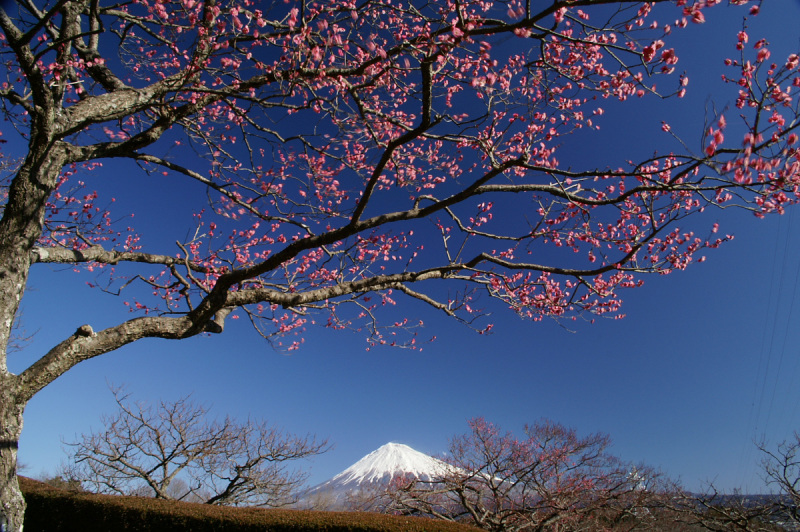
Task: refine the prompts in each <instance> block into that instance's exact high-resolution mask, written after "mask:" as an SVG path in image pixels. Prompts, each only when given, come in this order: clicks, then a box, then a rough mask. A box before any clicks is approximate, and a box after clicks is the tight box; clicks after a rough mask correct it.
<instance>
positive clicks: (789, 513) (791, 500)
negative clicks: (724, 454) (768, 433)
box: [758, 432, 800, 528]
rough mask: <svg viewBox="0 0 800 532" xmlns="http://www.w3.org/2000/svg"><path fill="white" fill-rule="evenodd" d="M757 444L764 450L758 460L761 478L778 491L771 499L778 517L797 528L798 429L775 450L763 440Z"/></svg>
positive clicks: (799, 489) (799, 501) (799, 516)
mask: <svg viewBox="0 0 800 532" xmlns="http://www.w3.org/2000/svg"><path fill="white" fill-rule="evenodd" d="M758 448H759V450H760V451H761V452H762V453H764V457H763V460H762V461H761V466H762V470H763V472H764V480H765V481H766V482H767V485H768V486H770V487H772V488H773V489H775V490H776V492H777V493H778V495H779V496H778V497H777V498H776V499H775V500H774V501H773V502H774V504H775V512H774V513H775V515H776V516H777V519H780V520H781V521H784V520H785V521H788V522H790V523H793V524H794V526H795V528H800V432H795V433H794V436H793V437H792V438H791V439H789V440H786V441H784V442H783V443H781V444H780V445H778V447H777V448H776V449H774V450H771V449H769V448H768V447H767V445H766V444H765V443H763V442H762V443H760V444H758Z"/></svg>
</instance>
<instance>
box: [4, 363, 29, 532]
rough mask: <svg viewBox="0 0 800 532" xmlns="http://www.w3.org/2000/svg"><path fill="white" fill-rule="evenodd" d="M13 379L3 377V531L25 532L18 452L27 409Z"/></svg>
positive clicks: (8, 376)
mask: <svg viewBox="0 0 800 532" xmlns="http://www.w3.org/2000/svg"><path fill="white" fill-rule="evenodd" d="M11 379H14V377H13V376H11V375H3V376H2V377H0V385H1V386H2V388H1V389H0V531H2V532H22V523H23V518H24V515H25V499H24V498H23V497H22V492H21V491H20V489H19V483H18V482H17V448H18V447H19V436H20V433H21V432H22V412H23V410H24V409H25V405H24V404H20V402H19V401H18V400H17V398H16V397H15V396H14V394H12V393H10V389H12V388H13V387H14V384H13V383H11V382H8V381H9V380H11Z"/></svg>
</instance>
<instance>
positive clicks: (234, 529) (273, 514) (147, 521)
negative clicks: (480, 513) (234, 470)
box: [19, 477, 476, 532]
mask: <svg viewBox="0 0 800 532" xmlns="http://www.w3.org/2000/svg"><path fill="white" fill-rule="evenodd" d="M19 483H20V487H21V488H22V492H23V494H24V495H25V500H26V502H27V504H28V509H27V511H26V512H25V525H24V527H25V531H26V532H40V531H42V532H45V531H46V532H109V531H114V532H144V531H148V532H153V531H161V530H164V531H167V530H168V531H174V532H180V531H183V530H186V531H189V530H191V531H192V532H212V531H213V532H221V531H225V532H251V531H252V532H255V531H259V532H264V531H269V532H305V531H325V532H340V531H342V532H343V531H348V532H468V531H470V530H476V529H474V528H472V527H469V526H466V525H459V524H455V523H448V522H444V521H434V520H430V519H424V518H417V517H401V516H390V515H381V514H374V513H360V512H316V511H303V510H279V509H269V510H266V509H260V508H230V507H221V506H213V505H206V504H195V503H184V502H174V501H165V500H158V499H151V498H145V497H119V496H112V495H96V494H91V493H76V492H70V491H66V490H63V489H58V488H55V487H53V486H49V485H47V484H44V483H42V482H38V481H35V480H32V479H29V478H25V477H19Z"/></svg>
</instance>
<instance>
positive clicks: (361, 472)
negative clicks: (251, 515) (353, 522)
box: [301, 443, 450, 509]
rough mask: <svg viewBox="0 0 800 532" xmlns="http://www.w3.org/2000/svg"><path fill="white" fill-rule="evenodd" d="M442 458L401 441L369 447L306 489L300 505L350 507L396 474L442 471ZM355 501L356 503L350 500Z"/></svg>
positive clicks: (372, 495)
mask: <svg viewBox="0 0 800 532" xmlns="http://www.w3.org/2000/svg"><path fill="white" fill-rule="evenodd" d="M449 467H450V466H448V465H447V464H446V463H445V462H442V461H441V460H437V459H436V458H433V457H432V456H428V455H427V454H425V453H421V452H419V451H417V450H414V449H412V448H411V447H409V446H408V445H403V444H402V443H387V444H386V445H383V446H381V447H379V448H378V449H376V450H375V451H372V452H371V453H369V454H368V455H366V456H365V457H364V458H362V459H361V460H359V461H358V462H356V463H355V464H353V465H351V466H350V467H348V468H347V469H345V470H344V471H342V472H341V473H339V474H338V475H336V476H334V477H333V478H331V479H330V480H328V481H326V482H323V483H321V484H317V485H316V486H314V487H313V488H311V489H309V490H308V491H307V492H306V493H305V495H304V496H303V498H302V501H301V506H309V507H312V506H316V507H319V506H325V507H327V508H329V509H342V508H347V507H350V508H353V507H357V506H361V505H363V503H364V502H365V501H366V500H367V499H370V500H374V499H375V497H376V496H379V495H380V494H382V492H383V490H385V488H386V487H388V485H389V483H390V482H391V481H392V479H394V478H395V477H398V476H413V477H415V478H418V479H421V480H432V479H433V478H435V477H437V476H440V475H442V474H444V473H445V472H446V471H447V470H448V468H449ZM354 501H356V502H358V503H359V504H353V502H354Z"/></svg>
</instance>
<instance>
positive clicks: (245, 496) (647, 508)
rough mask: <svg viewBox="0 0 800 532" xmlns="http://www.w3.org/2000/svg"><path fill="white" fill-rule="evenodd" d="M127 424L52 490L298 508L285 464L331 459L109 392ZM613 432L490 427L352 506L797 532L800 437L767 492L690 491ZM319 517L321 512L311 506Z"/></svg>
mask: <svg viewBox="0 0 800 532" xmlns="http://www.w3.org/2000/svg"><path fill="white" fill-rule="evenodd" d="M112 391H113V393H114V399H115V401H116V403H117V406H118V412H117V413H116V414H115V415H113V416H107V417H104V418H103V419H102V421H103V425H104V428H103V429H102V430H101V431H98V432H92V433H89V434H83V435H81V437H80V438H78V440H77V441H75V442H70V443H69V444H68V447H69V456H70V462H69V464H68V465H66V466H64V467H63V468H62V470H61V471H60V472H59V473H58V474H57V475H55V476H51V477H48V478H44V479H43V480H44V481H46V482H48V483H49V484H51V485H54V486H56V487H59V488H63V489H68V490H72V491H83V490H87V491H92V492H96V493H107V494H108V493H110V494H120V495H140V496H151V497H155V498H160V499H169V500H184V501H191V502H203V503H207V504H216V505H233V506H265V507H279V506H289V505H293V504H295V503H297V502H298V500H299V499H300V497H301V494H302V493H303V488H304V487H305V486H304V484H305V481H306V479H307V474H306V473H305V472H304V471H302V470H301V469H298V468H293V467H290V464H292V463H293V462H296V461H297V460H299V459H303V458H309V457H312V456H315V455H318V454H320V453H323V452H325V451H326V450H328V449H329V445H328V443H327V441H325V440H317V439H316V438H314V437H311V436H305V437H298V436H294V435H290V434H287V433H284V432H282V431H279V430H277V429H275V428H273V427H270V426H269V425H268V424H267V423H265V422H264V421H253V420H247V421H246V422H244V423H242V422H238V421H236V420H234V419H232V418H230V417H226V418H225V419H224V420H222V421H218V420H209V416H208V414H209V410H208V408H207V407H205V406H202V405H199V404H198V403H196V402H194V401H193V400H192V399H191V397H183V398H181V399H179V400H177V401H175V402H166V401H161V402H159V403H158V404H157V405H149V404H145V403H141V402H134V401H131V400H130V397H129V396H128V395H127V394H125V393H123V391H122V390H121V389H114V390H112ZM610 446H611V439H610V437H609V436H608V435H607V434H603V433H595V434H589V435H587V436H580V435H579V434H578V433H577V432H576V431H575V430H574V429H572V428H569V427H566V426H564V425H562V424H559V423H556V422H553V421H550V420H541V421H539V422H537V423H534V424H532V425H526V426H525V427H524V429H523V433H522V435H521V436H519V437H518V436H516V435H514V434H513V433H511V432H506V431H503V430H502V429H501V428H500V427H499V426H497V425H495V424H493V423H491V422H488V421H486V420H485V419H483V418H475V419H472V420H470V421H469V431H468V432H467V433H465V434H463V435H459V436H456V437H454V438H452V439H451V440H450V445H449V449H448V453H447V454H446V455H445V456H444V457H442V458H440V459H441V460H442V461H443V462H445V463H446V464H447V466H446V467H445V468H442V470H441V472H440V473H437V474H434V475H433V476H432V477H431V478H430V479H420V478H416V477H410V476H409V477H399V478H395V479H393V481H392V482H391V484H390V485H389V486H384V487H376V486H371V487H370V488H369V489H365V490H362V491H360V492H354V493H352V494H351V496H350V497H348V498H347V500H346V504H345V506H346V508H339V507H337V508H336V509H348V510H355V511H370V512H383V513H395V514H398V513H399V514H406V515H421V516H427V517H431V518H435V519H440V520H445V521H451V522H458V523H468V524H471V525H473V526H476V527H478V528H481V529H484V530H490V531H495V532H521V531H542V532H545V531H547V532H551V531H552V532H555V531H571V532H572V531H587V532H592V531H600V530H665V531H666V530H670V531H681V530H686V531H692V530H710V531H718V532H723V531H729V530H737V531H742V532H765V531H776V530H800V510H799V509H798V508H799V507H800V433H795V435H794V437H793V439H791V440H788V441H786V442H783V443H782V444H780V445H778V446H777V447H776V448H770V447H769V446H767V445H766V444H764V443H761V444H759V445H758V448H759V450H760V451H761V453H762V456H763V459H762V463H761V469H762V472H763V475H764V480H765V481H766V483H767V485H768V487H769V488H770V490H771V493H770V494H768V495H763V494H762V495H742V494H739V493H733V494H726V493H722V492H720V491H719V490H717V489H716V487H714V486H713V485H710V486H709V487H708V489H707V490H705V491H704V492H703V493H691V492H689V491H687V490H686V489H684V488H683V487H682V486H680V485H679V484H678V483H677V482H675V481H673V480H671V479H669V478H668V477H667V476H666V475H664V474H663V473H661V472H660V471H658V470H656V469H654V468H652V467H650V466H647V465H645V464H634V463H631V462H626V461H623V460H622V459H620V458H618V457H616V456H615V455H613V454H612V453H611V452H610ZM313 508H314V509H319V510H326V509H332V508H328V507H326V504H325V501H324V500H319V501H316V502H315V503H314V505H313Z"/></svg>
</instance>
